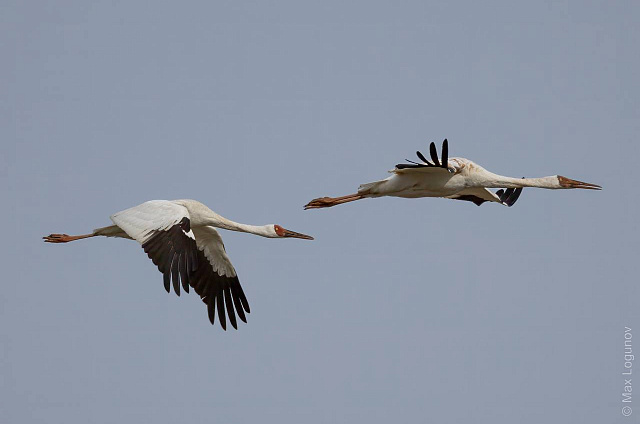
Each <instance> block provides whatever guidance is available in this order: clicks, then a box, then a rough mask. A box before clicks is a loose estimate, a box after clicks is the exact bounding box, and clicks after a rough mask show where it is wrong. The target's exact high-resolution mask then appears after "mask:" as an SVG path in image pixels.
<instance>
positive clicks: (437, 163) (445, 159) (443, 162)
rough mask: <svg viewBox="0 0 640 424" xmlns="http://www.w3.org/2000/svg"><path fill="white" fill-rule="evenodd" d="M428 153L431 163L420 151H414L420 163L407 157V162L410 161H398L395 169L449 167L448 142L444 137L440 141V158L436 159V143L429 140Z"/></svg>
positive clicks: (445, 168) (446, 168)
mask: <svg viewBox="0 0 640 424" xmlns="http://www.w3.org/2000/svg"><path fill="white" fill-rule="evenodd" d="M429 154H430V155H431V160H432V161H433V163H431V162H429V161H428V160H427V158H425V157H424V155H423V154H422V153H420V151H417V152H416V155H417V156H418V158H420V160H421V161H422V163H418V162H414V161H412V160H409V159H407V162H411V163H400V164H398V165H396V170H402V169H425V168H427V169H444V170H446V171H447V170H448V169H449V142H448V141H447V139H446V138H445V139H444V141H443V142H442V156H441V159H438V150H437V149H436V144H435V143H434V142H431V144H430V145H429Z"/></svg>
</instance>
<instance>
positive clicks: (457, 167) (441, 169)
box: [305, 139, 602, 209]
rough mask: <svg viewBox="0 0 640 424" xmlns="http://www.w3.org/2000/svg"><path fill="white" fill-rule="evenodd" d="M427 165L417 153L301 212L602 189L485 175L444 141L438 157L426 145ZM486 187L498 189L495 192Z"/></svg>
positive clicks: (562, 180)
mask: <svg viewBox="0 0 640 424" xmlns="http://www.w3.org/2000/svg"><path fill="white" fill-rule="evenodd" d="M429 152H430V156H431V161H432V162H430V161H429V160H428V159H427V158H425V157H424V155H423V154H422V153H420V152H419V151H418V152H416V153H417V155H418V158H420V161H421V162H413V161H409V160H407V161H408V162H411V163H408V164H398V165H396V167H395V169H393V170H391V171H389V172H390V173H391V174H392V175H391V176H390V177H388V178H386V179H384V180H381V181H374V182H372V183H367V184H362V185H360V187H359V188H358V192H357V193H354V194H349V195H346V196H341V197H320V198H317V199H313V200H312V201H310V202H309V203H308V204H307V205H306V206H305V209H319V208H328V207H331V206H335V205H339V204H342V203H348V202H352V201H354V200H360V199H364V198H369V197H382V196H392V197H404V198H417V197H444V198H447V199H454V200H466V201H471V202H473V203H475V204H476V205H478V206H480V205H481V204H483V203H484V202H496V203H500V204H502V205H505V206H512V205H513V204H514V203H515V202H516V200H518V197H519V196H520V192H521V191H522V189H523V188H524V187H538V188H547V189H571V188H582V189H591V190H600V189H601V188H602V187H600V186H598V185H595V184H590V183H585V182H582V181H577V180H572V179H569V178H566V177H563V176H561V175H554V176H550V177H542V178H511V177H505V176H502V175H498V174H494V173H493V172H489V171H487V170H486V169H484V168H483V167H481V166H480V165H478V164H476V163H474V162H472V161H470V160H469V159H465V158H449V146H448V142H447V140H446V139H445V140H444V142H443V143H442V155H441V158H438V153H437V150H436V146H435V144H434V143H431V144H430V146H429ZM489 188H500V190H498V191H497V192H496V193H493V192H491V191H490V190H488V189H489Z"/></svg>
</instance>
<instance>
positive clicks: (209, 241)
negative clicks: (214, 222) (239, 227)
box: [193, 226, 236, 277]
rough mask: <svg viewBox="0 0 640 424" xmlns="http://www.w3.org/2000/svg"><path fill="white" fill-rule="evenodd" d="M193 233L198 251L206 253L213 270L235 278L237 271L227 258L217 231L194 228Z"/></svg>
mask: <svg viewBox="0 0 640 424" xmlns="http://www.w3.org/2000/svg"><path fill="white" fill-rule="evenodd" d="M193 232H194V233H195V236H196V244H197V245H198V250H201V251H202V252H203V253H204V256H206V258H207V260H208V261H209V263H210V264H211V266H212V267H213V270H214V271H215V272H216V273H217V274H218V275H221V276H226V277H235V276H236V270H235V269H234V268H233V265H232V264H231V260H230V259H229V256H227V252H226V251H225V249H224V243H223V242H222V237H220V234H218V232H217V231H216V229H215V228H213V227H209V226H204V227H194V228H193Z"/></svg>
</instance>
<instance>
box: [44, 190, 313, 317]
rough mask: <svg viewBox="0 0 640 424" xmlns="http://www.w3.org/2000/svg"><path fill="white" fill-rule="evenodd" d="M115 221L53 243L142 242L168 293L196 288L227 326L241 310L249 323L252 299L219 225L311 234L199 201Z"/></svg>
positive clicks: (148, 206)
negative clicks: (237, 218) (245, 220)
mask: <svg viewBox="0 0 640 424" xmlns="http://www.w3.org/2000/svg"><path fill="white" fill-rule="evenodd" d="M111 220H112V221H113V223H114V225H111V226H108V227H102V228H98V229H96V230H94V231H93V232H92V233H91V234H84V235H80V236H69V235H67V234H51V235H49V236H47V237H43V238H44V240H45V241H46V242H48V243H67V242H70V241H74V240H80V239H84V238H89V237H95V236H106V237H119V238H128V239H133V240H136V241H137V242H138V243H140V244H141V245H142V247H143V249H144V250H145V252H146V253H147V255H148V256H149V258H150V259H151V260H152V261H153V263H154V264H156V265H157V266H158V269H159V270H160V272H162V274H163V277H164V285H165V289H166V290H167V292H169V291H170V289H171V283H172V282H173V289H174V291H175V293H176V294H177V295H178V296H179V295H180V286H182V288H183V289H184V291H186V292H189V287H192V288H193V289H194V290H195V291H196V293H198V294H199V295H200V297H201V298H202V300H203V301H204V303H205V304H206V305H207V307H208V312H209V320H210V321H211V323H212V324H213V323H214V322H215V316H216V312H215V311H216V308H217V309H218V313H217V314H218V318H219V321H220V324H221V326H222V328H224V329H226V316H225V310H226V315H227V316H228V317H229V321H230V322H231V325H232V326H233V327H234V328H237V321H236V314H237V315H238V317H239V318H240V319H241V320H242V321H244V322H247V321H246V315H245V312H246V313H249V312H250V310H249V303H248V301H247V298H246V296H245V294H244V291H243V290H242V287H241V286H240V282H239V281H238V277H237V274H236V271H235V269H234V268H233V265H232V264H231V261H230V260H229V257H228V256H227V252H226V251H225V248H224V244H223V242H222V238H221V237H220V234H218V232H217V231H216V229H215V228H214V227H217V228H223V229H227V230H232V231H241V232H245V233H251V234H256V235H259V236H262V237H268V238H287V237H292V238H301V239H306V240H313V238H312V237H310V236H307V235H305V234H300V233H296V232H293V231H290V230H286V229H284V228H282V227H281V226H279V225H275V224H269V225H259V226H256V225H247V224H240V223H237V222H233V221H231V220H229V219H226V218H224V217H222V216H220V215H218V214H216V213H215V212H213V211H212V210H211V209H209V208H208V207H206V206H205V205H203V204H202V203H200V202H197V201H195V200H173V201H168V200H151V201H148V202H145V203H143V204H141V205H138V206H134V207H132V208H129V209H126V210H124V211H121V212H117V213H115V214H113V215H112V216H111Z"/></svg>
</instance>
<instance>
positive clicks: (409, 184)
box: [358, 158, 563, 198]
mask: <svg viewBox="0 0 640 424" xmlns="http://www.w3.org/2000/svg"><path fill="white" fill-rule="evenodd" d="M389 173H391V174H392V175H391V176H389V177H388V178H386V179H384V180H381V181H376V182H373V183H368V184H362V185H361V186H360V187H359V188H358V193H359V194H362V195H363V196H365V197H380V196H394V197H405V198H417V197H448V196H453V195H454V194H459V193H460V192H461V191H465V190H474V189H487V188H523V187H541V188H549V189H561V188H563V187H562V186H561V185H560V183H559V180H558V178H556V177H555V176H553V177H543V178H521V179H519V178H511V177H503V176H502V175H497V174H494V173H493V172H489V171H487V170H486V169H484V168H483V167H481V166H480V165H478V164H476V163H475V162H473V161H470V160H469V159H465V158H450V159H449V170H448V171H447V170H445V169H443V168H417V169H416V168H413V169H392V170H391V171H389ZM474 191H475V190H474Z"/></svg>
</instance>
